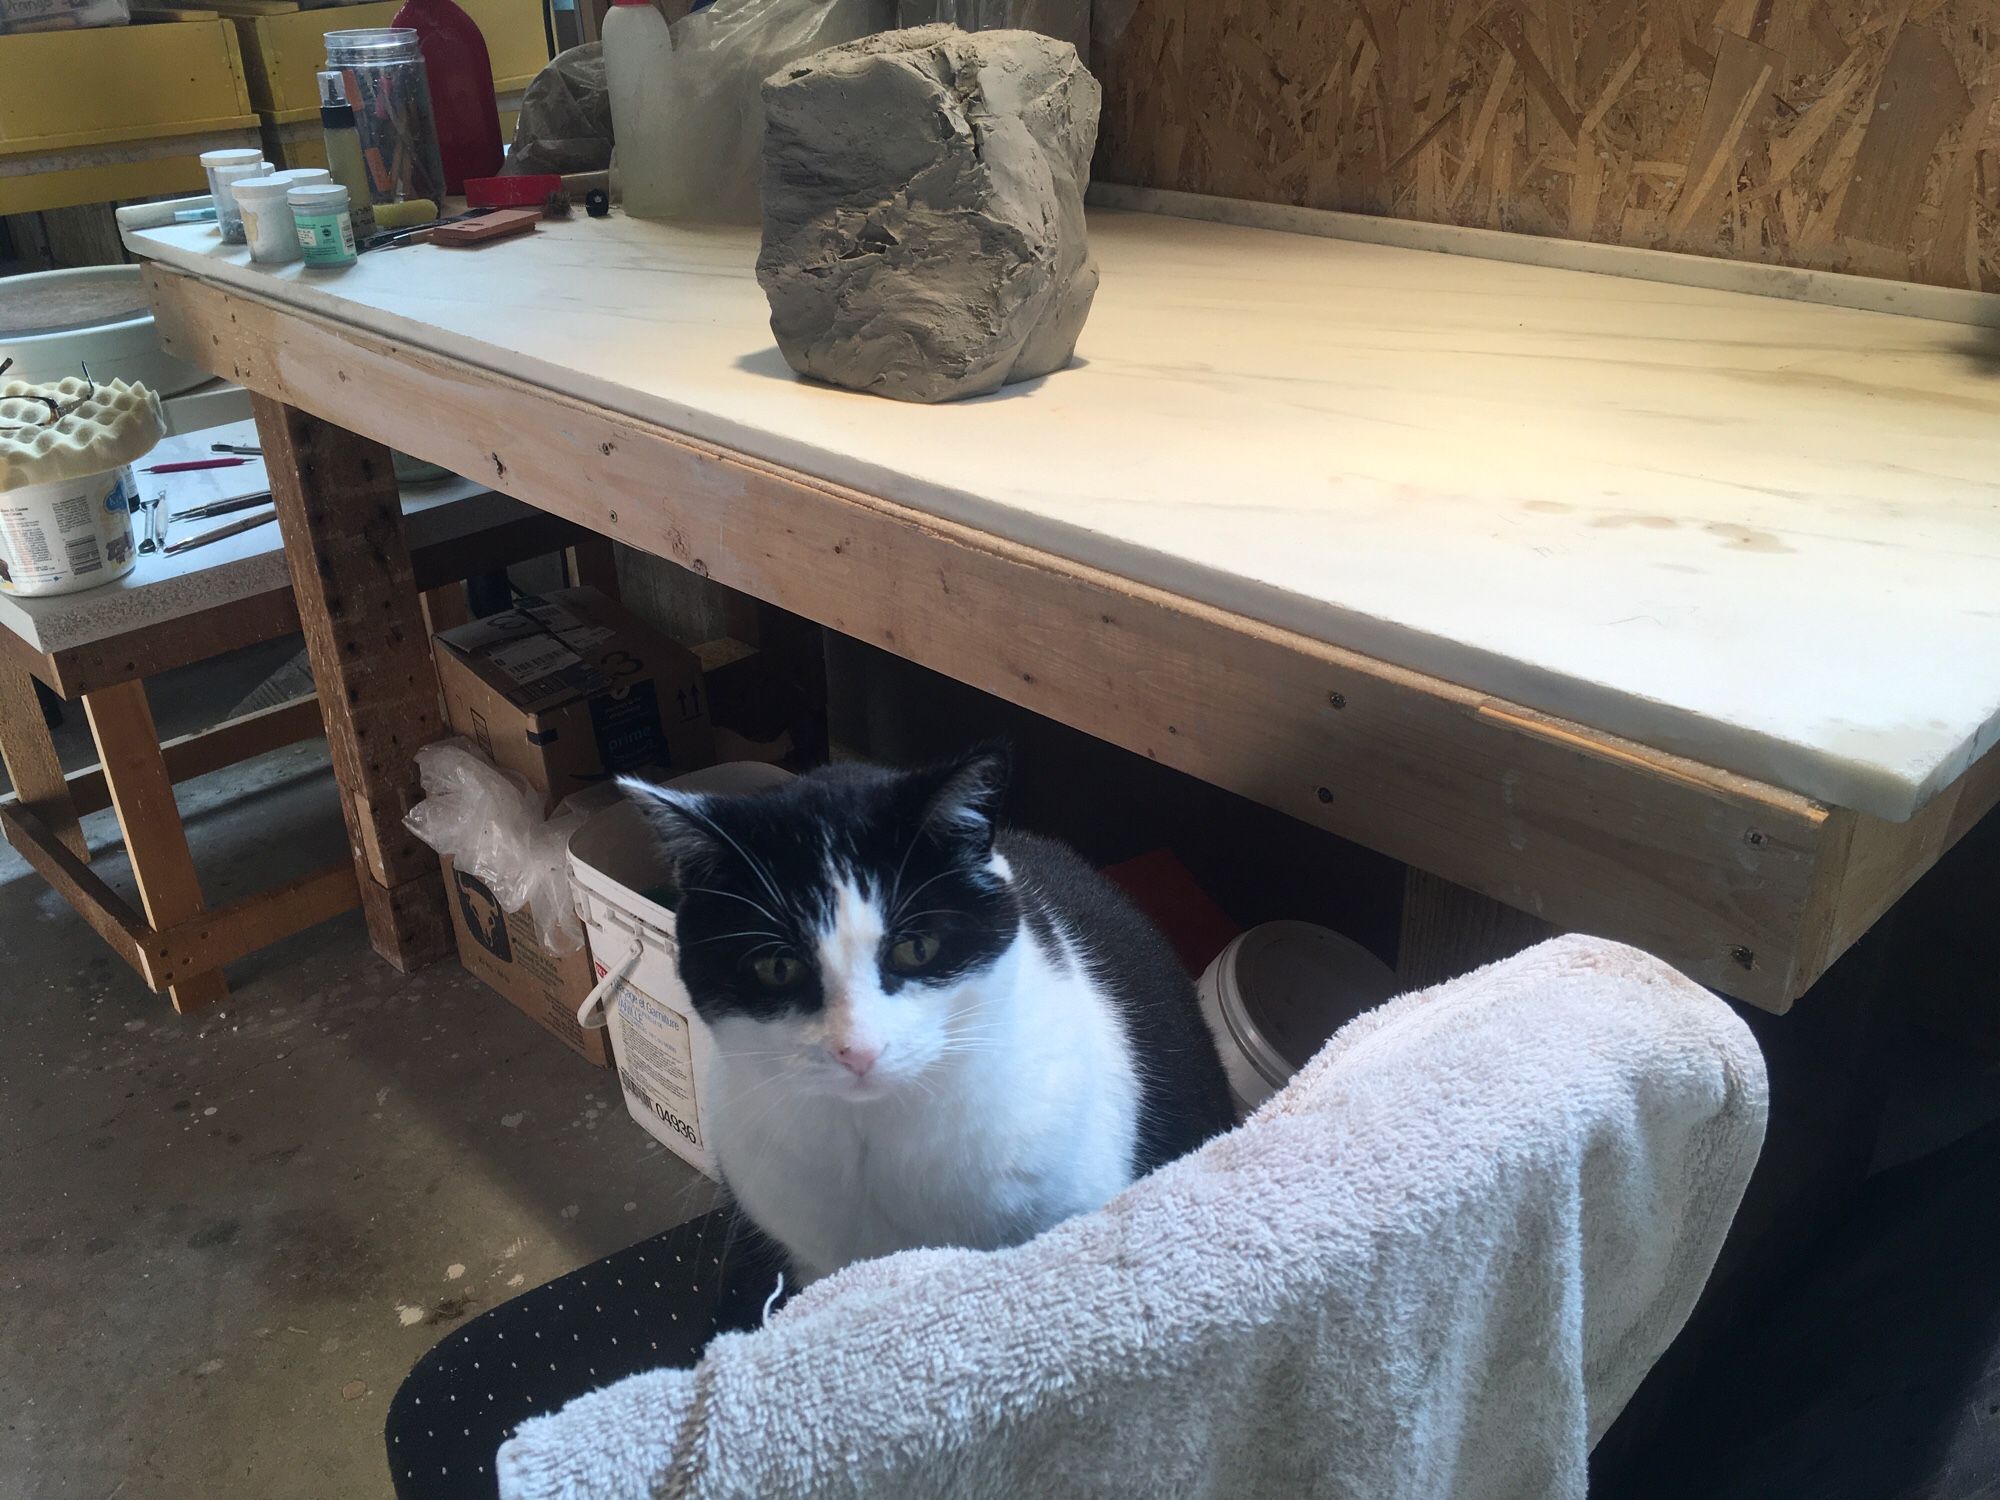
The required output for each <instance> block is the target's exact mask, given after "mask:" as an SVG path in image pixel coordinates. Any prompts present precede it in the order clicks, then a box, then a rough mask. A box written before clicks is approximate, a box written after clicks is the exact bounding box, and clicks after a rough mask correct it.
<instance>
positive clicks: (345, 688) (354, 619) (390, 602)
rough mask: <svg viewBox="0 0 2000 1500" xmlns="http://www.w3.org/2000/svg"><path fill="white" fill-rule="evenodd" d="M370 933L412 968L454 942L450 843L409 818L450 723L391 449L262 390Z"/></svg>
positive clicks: (262, 418)
mask: <svg viewBox="0 0 2000 1500" xmlns="http://www.w3.org/2000/svg"><path fill="white" fill-rule="evenodd" d="M250 404H251V409H252V410H253V411H254V412H255V414H256V418H257V435H258V439H259V441H260V442H261V443H262V445H263V448H264V462H265V466H266V468H267V469H268V471H269V474H270V480H271V493H272V497H273V498H274V500H275V501H276V503H277V512H278V525H279V527H280V529H281V530H282V531H283V533H284V538H285V561H286V563H287V565H288V566H289V567H290V569H291V574H292V592H293V595H294V597H295V598H296V599H297V602H298V610H299V623H300V625H301V627H302V628H303V629H304V631H305V638H306V652H307V655H308V656H309V657H310V659H311V661H312V671H313V681H314V682H315V683H316V684H317V685H318V688H319V701H320V705H321V708H322V709H323V711H324V713H325V716H326V737H327V744H328V746H329V747H330V749H331V751H332V756H333V770H334V779H335V780H336V781H338V782H339V784H340V802H341V810H342V812H343V813H344V814H345V816H346V818H347V831H348V837H349V840H350V842H351V844H352V846H353V850H354V862H355V873H356V875H357V876H358V877H359V880H360V884H361V905H362V910H363V911H364V912H365V913H366V915H367V918H368V935H369V938H370V939H371V941H373V943H374V945H375V951H376V952H377V953H380V954H381V955H382V956H383V957H384V958H386V959H388V960H389V962H390V963H392V964H394V965H395V966H396V967H397V968H398V969H401V970H402V971H404V972H405V973H408V972H409V971H410V970H412V969H416V968H419V967H421V966H422V965H424V964H427V963H429V962H431V961H432V960H433V959H436V958H440V957H442V956H443V955H444V954H445V953H446V952H447V951H449V950H450V947H451V926H450V922H449V918H448V916H447V914H446V908H445V893H444V881H443V879H442V878H441V876H440V875H439V873H438V862H437V855H436V854H434V853H432V851H431V850H430V848H429V847H428V846H426V845H425V844H424V843H423V842H421V841H420V840H419V839H418V838H417V837H416V836H415V835H414V834H412V833H411V832H410V831H409V830H408V829H407V828H405V827H404V826H403V815H404V814H405V813H406V812H408V811H409V809H410V807H411V806H412V805H413V804H414V803H416V802H417V800H418V799H419V798H421V796H422V795H423V793H422V790H421V788H420V787H419V785H418V780H417V769H416V760H415V756H416V752H417V750H418V749H419V748H420V747H422V746H424V745H427V744H429V743H430V742H431V741H432V740H435V739H439V738H441V737H442V736H443V734H444V723H443V719H442V717H441V716H440V713H439V710H438V690H437V674H436V672H435V670H434V669H433V668H432V665H431V652H430V636H429V633H428V632H427V631H426V630H425V629H424V616H423V611H422V609H421V607H420V606H419V603H418V596H417V585H416V577H415V575H414V573H413V572H412V571H411V568H410V548H409V541H408V538H407V537H406V536H405V535H404V530H403V507H402V500H401V497H400V495H399V494H398V491H397V488H396V475H395V469H394V467H393V465H392V463H391V461H390V457H389V450H388V449H387V448H385V447H383V446H382V445H381V444H380V443H377V442H375V441H373V440H372V439H369V438H364V437H361V436H359V435H358V434H356V433H352V432H349V431H347V430H346V429H344V428H340V427H335V426H333V425H332V424H331V423H327V422H322V421H320V420H319V419H318V418H317V417H314V416H310V415H308V414H307V413H305V412H302V411H300V410H298V409H297V408H296V407H290V406H286V405H284V404H283V403H282V402H277V401H273V400H271V399H270V398H268V397H265V396H257V395H253V396H252V397H251V398H250Z"/></svg>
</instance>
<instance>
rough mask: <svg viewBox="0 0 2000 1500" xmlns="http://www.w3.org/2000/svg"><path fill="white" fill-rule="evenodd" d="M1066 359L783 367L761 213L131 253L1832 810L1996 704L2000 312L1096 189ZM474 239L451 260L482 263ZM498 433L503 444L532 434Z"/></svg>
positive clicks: (1883, 794)
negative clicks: (1824, 295)
mask: <svg viewBox="0 0 2000 1500" xmlns="http://www.w3.org/2000/svg"><path fill="white" fill-rule="evenodd" d="M1091 224H1092V242H1093V245H1094V248H1095V250H1096V253H1097V255H1098V258H1099V261H1100V264H1101V267H1102V271H1103V286H1102V290H1101V291H1100V293H1099V295H1098V299H1097V304H1096V308H1095V310H1094V311H1093V313H1092V316H1091V319H1090V323H1089V325H1088V326H1087V327H1086V329H1085V330H1084V334H1083V339H1082V342H1081V344H1080V345H1079V348H1078V355H1079V359H1078V362H1077V363H1076V364H1075V365H1074V366H1073V367H1072V368H1070V369H1068V370H1066V371H1063V372H1061V373H1059V374H1057V375H1055V376H1052V377H1049V378H1047V379H1044V380H1041V381H1036V382H1032V383H1029V384H1026V385H1023V386H1018V387H1014V388H1012V389H1010V390H1008V391H1006V392H1003V393H1001V394H999V395H997V396H994V397H990V398H987V399H984V400H980V401H975V402H968V403H963V404H960V405H956V406H948V407H917V406H908V405H902V404H899V403H896V402H892V401H887V400H883V399H879V398H876V397H871V396H864V395H858V394H853V393H849V392H844V391H838V390H833V389H829V388H826V387H822V386H817V385H812V384H808V383H805V382H802V381H800V380H798V379H796V378H795V377H794V376H793V375H792V373H791V372H790V371H789V370H788V369H787V367H786V366H785V364H784V362H783V360H782V359H781V358H780V357H779V355H778V352H777V349H776V347H775V345H774V344H773V342H772V340H771V336H770V332H769V328H768V324H767V321H766V320H767V310H766V305H765V302H764V298H763V295H762V293H761V291H760V290H759V289H758V287H757V284H756V281H755V278H754V273H753V264H754V260H755V255H756V248H757V236H756V232H755V231H754V230H751V229H695V228H679V227H668V226H662V225H655V224H647V223H642V222H638V221H634V220H630V219H626V218H624V217H623V216H620V215H614V216H612V217H611V218H610V219H608V220H589V219H584V218H577V219H574V220H571V221H569V222H566V223H547V224H544V225H543V226H542V227H541V228H540V229H539V230H538V232H537V233H535V234H534V235H532V236H527V237H524V238H521V239H518V240H514V241H509V242H506V243H504V244H500V245H495V246H492V247H489V248H486V249H483V250H480V251H478V252H476V256H477V259H476V262H469V261H468V258H467V252H463V251H454V250H443V249H437V248H433V247H429V246H421V247H416V248H411V249H398V250H394V251H390V252H385V253H380V254H373V255H367V256H363V257H362V259H361V261H360V263H359V264H358V265H356V266H354V267H352V268H349V269H347V270H345V271H340V272H335V273H328V272H310V271H307V270H305V269H304V268H303V267H301V266H296V265H294V266H287V267H278V268H267V267H262V266H254V265H251V264H249V263H248V261H247V259H246V257H245V255H244V252H243V251H241V250H240V249H230V248H225V247H223V246H222V245H221V244H220V243H219V241H218V240H217V238H216V234H215V231H214V229H213V228H212V227H207V226H178V227H172V228H166V229H159V230H131V229H128V231H127V234H126V241H127V244H128V245H129V246H130V247H131V248H132V249H133V250H134V252H135V253H137V254H139V255H141V256H145V257H148V258H151V259H154V260H157V261H160V262H163V263H165V264H168V265H171V266H175V267H179V268H182V269H184V270H187V271H190V272H193V273H194V274H196V275H198V276H201V277H203V278H206V279H208V280H210V281H214V282H219V283H223V284H226V285H229V286H231V287H234V288H237V289H240V290H247V291H249V292H252V293H254V294H256V295H259V296H262V297H264V298H267V299H269V300H271V301H274V302H276V303H279V304H281V305H285V306H289V307H293V308H297V309H300V310H304V311H309V312H312V313H316V314H320V315H322V316H326V317H329V318H332V319H335V320H338V321H339V322H341V323H344V324H347V325H350V326H354V327H357V328H362V329H366V330H370V331H373V332H375V333H377V334H380V335H383V336H386V337H389V338H392V339H395V340H397V341H399V342H402V343H404V344H407V345H410V346H414V347H416V348H419V349H423V350H427V351H430V352H433V353H437V354H442V355H445V356H447V357H451V358H455V359H458V360H462V361H465V362H467V363H469V364H472V365H476V366H480V367H483V368H486V369H490V370H495V371H500V372H504V373H506V374H509V375H511V376H514V377H515V378H518V379H522V380H526V381H528V382H530V383H533V384H537V385H541V386H544V387H546V388H548V389H550V390H553V391H560V392H562V393H564V394H565V395H567V396H570V397H574V398H579V399H582V400H585V401H588V402H591V403H593V404H595V405H598V406H601V407H603V408H605V409H607V410H610V411H613V412H616V413H619V414H622V415H625V416H631V417H637V418H640V419H644V420H649V421H654V422H658V423H661V424H663V425H665V426H667V427H669V428H673V429H676V430H679V431H681V432H683V433H686V434H688V435H691V436H694V437H698V438H702V439H706V440H708V441H711V442H714V443H717V444H720V445H723V446H726V447H729V448H732V449H735V450H737V451H740V452H743V453H745V454H748V455H751V456H753V457H757V458H761V459H765V460H768V461H772V462H775V463H779V464H783V465H786V466H789V467H791V468H794V469H797V470H800V471H802V472H804V473H807V474H810V475H813V476H817V477H819V478H822V479H826V480H831V481H835V482H839V483H844V484H848V485H851V486H853V487H855V488H858V489H861V490H864V491H867V492H869V493H872V494H875V495H879V496H881V497H883V498H885V499H888V500H892V501H896V502H899V503H903V504H907V505H910V506H913V507H916V508H918V509H921V510H923V511H926V512H928V513H931V514H935V515H939V516H943V517H948V518H951V519H954V520H958V521H961V522H965V523H968V524H971V525H974V526H977V527H979V528H981V529H982V530H985V531H987V532H989V533H992V534H995V535H997V536H1000V537H1003V538H1006V539H1009V540H1012V541H1016V542H1021V543H1026V544H1030V545H1033V546H1036V547H1040V548H1043V549H1045V550H1047V551H1050V552H1053V553H1056V554H1058V555H1060V556H1063V557H1067V558H1069V559H1072V560H1074V561H1077V562H1080V563H1084V564H1088V565H1091V566H1095V567H1100V568H1104V569H1106V570H1109V571H1111V572H1113V573H1116V574H1118V575H1120V576H1123V577H1126V578H1130V579H1132V580H1135V581H1138V582H1142V583H1146V584H1151V585H1155V586H1160V587H1164V588H1167V589H1170V590H1172V591H1174V592H1176V593H1179V594H1181V595H1184V596H1186V597H1189V598H1191V599H1194V600H1197V601H1200V602H1203V603H1206V604H1210V605H1215V606H1220V607H1223V608H1226V609H1230V610H1234V611H1237V612H1240V613H1242V614H1246V615H1249V616H1252V617H1255V618H1258V619H1261V620H1263V621H1265V622H1268V623H1271V624H1275V625H1279V626H1283V627H1286V628H1289V629H1292V630H1296V631H1299V632H1301V633H1303V634H1305V635H1308V636H1310V637H1313V638H1315V639H1318V640H1322V641H1325V642H1329V643H1332V644H1336V645H1340V646H1344V647H1348V648H1351V649H1353V650H1356V651H1360V652H1363V653H1366V654H1369V655H1371V656H1375V657H1378V658H1381V659H1384V660H1387V661H1389V662H1392V663H1396V664H1398V665H1402V666H1405V667H1410V668H1413V669H1416V670H1419V671H1422V672H1427V673H1430V674H1433V675H1435V676H1438V677H1442V678H1445V679H1448V680H1450V681H1453V682H1456V683H1458V684H1461V685H1463V686H1466V687H1469V688H1472V689H1474V690H1477V691H1482V692H1490V693H1492V694H1494V695H1496V696H1498V697H1503V698H1506V699H1510V700H1512V701H1514V702H1518V703H1522V704H1525V705H1528V706H1530V707H1533V708H1536V709H1540V710H1543V711H1545V712H1549V713H1554V714H1558V715H1563V716H1566V717H1568V718H1571V719H1575V720H1578V721H1580V722H1582V723H1584V724H1587V725H1589V726H1591V727H1592V728H1595V729H1598V730H1602V731H1606V732H1610V733H1614V734H1619V735H1624V736H1627V737H1629V738H1631V739H1634V740H1637V741H1640V742H1642V743H1644V744H1648V745H1651V746H1654V747H1656V748H1658V749H1661V750H1667V751H1673V752H1678V753H1681V754H1685V755H1688V756H1692V757H1694V758H1697V759H1699V760H1701V761H1704V762H1706V763H1708V764H1711V765H1715V766H1719V767H1722V768H1724V769H1728V770H1734V771H1738V772H1742V773H1745V774H1748V775H1751V776H1755V777H1758V778H1761V779H1763V780H1765V781H1768V782H1771V783H1774V784H1776V785H1778V786H1781V787H1785V788H1788V789H1790V790H1792V791H1794V792H1798V793H1801V794H1804V795H1807V796H1812V797H1817V798H1820V799H1822V800H1824V801H1827V802H1829V803H1835V804H1841V805H1845V806H1849V807H1853V808H1856V809H1859V810H1862V811H1866V812H1870V813H1874V814H1877V815H1879V816H1882V817H1886V818H1891V819H1898V820H1900V819H1903V818H1907V817H1908V816H1909V815H1910V814H1911V813H1912V812H1913V811H1914V810H1915V809H1916V808H1917V807H1919V806H1920V805H1922V803H1923V802H1924V801H1925V800H1927V799H1928V798H1929V797H1930V796H1931V795H1932V794H1934V793H1935V792H1936V791H1937V790H1939V789H1940V788H1942V787H1944V786H1945V785H1948V784H1949V783H1950V782H1951V781H1952V780H1953V779H1955V778H1956V777H1957V776H1958V775H1959V774H1960V773H1961V772H1963V771H1964V770H1965V769H1966V767H1967V766H1969V765H1970V764H1971V763H1972V761H1973V760H1974V759H1976V758H1977V757H1978V755H1979V754H1981V753H1982V752H1983V751H1984V750H1986V749H1987V748H1988V747H1989V746H1990V745H1992V744H1993V742H1994V740H1995V738H1996V735H2000V374H1996V369H2000V344H1996V340H2000V335H1995V334H1992V333H1985V332H1981V331H1979V330H1976V329H1972V328H1969V327H1965V326H1962V325H1957V324H1947V323H1938V322H1931V321H1927V320H1923V319H1919V318H1911V317H1900V316H1895V315H1891V314H1886V313H1879V312H1864V311H1857V310H1852V309H1847V308H1836V307H1829V306H1824V305H1814V304H1808V303H1802V302H1791V301H1785V300H1779V299H1775V298H1764V297H1757V296H1752V295H1747V294H1742V293H1735V292H1725V291H1714V290H1707V289H1699V288H1689V287H1682V286H1672V285H1665V284H1661V283H1658V282H1651V281H1642V280H1634V279H1627V278H1624V277H1617V276H1607V275H1594V274H1590V273H1588V272H1582V271H1574V270H1560V269H1551V268H1547V267H1539V266H1530V265H1521V264H1511V263H1505V262H1500V261H1493V260H1483V259H1475V258H1471V257H1468V256H1456V255H1445V254H1438V253H1430V252H1424V251H1417V250H1407V249H1396V248H1389V247H1384V246H1379V245H1368V244H1360V243H1355V242H1351V241H1341V240H1331V239H1324V238H1317V237H1309V236H1304V235H1295V234H1287V233H1282V232H1279V231H1276V230H1270V229H1255V228H1245V227H1239V226H1231V225H1223V224H1213V223H1200V222H1195V221H1192V220H1186V219H1176V218H1168V217H1164V216H1159V215H1152V214H1129V213H1116V212H1106V211H1098V212H1095V213H1094V214H1093V216H1092V220H1091ZM474 265H476V268H477V269H476V274H474V271H473V267H474ZM522 440H523V441H532V437H531V435H527V434H524V435H523V439H522Z"/></svg>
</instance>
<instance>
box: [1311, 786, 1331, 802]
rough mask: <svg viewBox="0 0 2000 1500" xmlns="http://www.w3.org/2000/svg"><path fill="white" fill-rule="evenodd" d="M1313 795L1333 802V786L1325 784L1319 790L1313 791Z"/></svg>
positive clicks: (1323, 800) (1321, 799) (1324, 800)
mask: <svg viewBox="0 0 2000 1500" xmlns="http://www.w3.org/2000/svg"><path fill="white" fill-rule="evenodd" d="M1313 795H1314V796H1316V797H1318V798H1319V800H1320V801H1322V802H1331V801H1332V800H1333V788H1332V787H1325V786H1323V787H1321V788H1320V789H1319V790H1318V791H1317V792H1315V793H1313Z"/></svg>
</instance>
